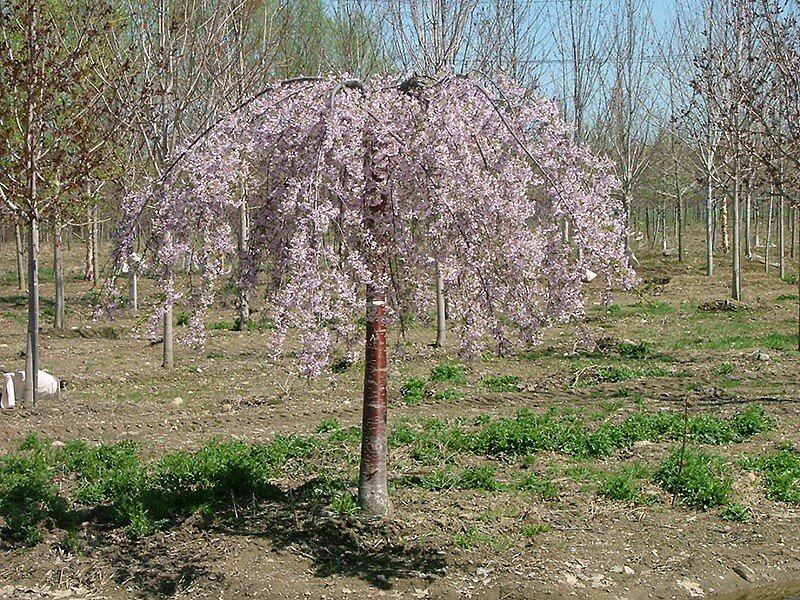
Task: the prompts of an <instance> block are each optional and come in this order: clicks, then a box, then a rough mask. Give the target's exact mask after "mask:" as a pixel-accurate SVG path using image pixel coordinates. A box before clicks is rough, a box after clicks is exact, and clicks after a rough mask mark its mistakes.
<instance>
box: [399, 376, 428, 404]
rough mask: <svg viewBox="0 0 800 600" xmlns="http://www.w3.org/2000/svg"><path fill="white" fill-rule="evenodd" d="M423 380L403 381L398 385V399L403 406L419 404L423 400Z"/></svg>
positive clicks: (424, 383)
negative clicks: (401, 400)
mask: <svg viewBox="0 0 800 600" xmlns="http://www.w3.org/2000/svg"><path fill="white" fill-rule="evenodd" d="M426 383H427V382H426V381H425V380H424V379H418V378H414V377H412V378H410V379H406V380H405V381H403V383H402V384H401V385H400V397H401V398H402V399H403V402H404V403H405V404H411V405H413V404H419V403H420V402H422V401H423V400H424V399H425V385H426Z"/></svg>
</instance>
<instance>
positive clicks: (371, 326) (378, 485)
mask: <svg viewBox="0 0 800 600" xmlns="http://www.w3.org/2000/svg"><path fill="white" fill-rule="evenodd" d="M365 165H366V167H367V168H368V169H370V170H371V165H372V152H370V151H368V152H367V155H366V156H365ZM377 183H378V182H377V181H375V180H374V179H373V180H371V181H368V184H367V186H366V187H367V189H366V190H365V199H366V203H365V207H364V210H365V215H364V218H365V219H366V222H367V225H368V227H369V229H370V231H372V233H373V235H374V236H375V241H376V242H377V247H378V249H377V252H376V255H375V256H373V257H372V261H373V265H372V266H373V276H374V277H375V285H369V286H367V307H366V321H367V332H366V341H365V347H364V407H363V413H362V421H361V466H360V469H359V481H358V502H359V504H360V505H361V509H362V510H363V511H364V512H365V513H367V514H370V515H387V514H389V512H390V511H391V509H392V503H391V500H390V499H389V489H388V487H387V475H386V462H387V456H388V451H387V437H388V436H387V426H386V417H387V409H388V396H387V393H386V381H387V375H386V292H385V291H384V289H383V287H382V286H383V282H382V280H383V277H384V274H385V272H386V257H385V254H384V250H383V249H384V248H385V247H386V235H385V233H384V231H385V229H383V228H382V227H381V225H382V223H385V221H386V215H387V212H388V210H389V199H388V198H387V197H386V196H385V195H384V194H380V193H379V192H377V191H376V188H377V187H378V185H377Z"/></svg>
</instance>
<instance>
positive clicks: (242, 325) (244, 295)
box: [238, 192, 250, 331]
mask: <svg viewBox="0 0 800 600" xmlns="http://www.w3.org/2000/svg"><path fill="white" fill-rule="evenodd" d="M249 232H250V224H249V223H248V218H247V199H246V197H245V194H244V192H243V193H242V203H241V205H240V206H239V272H240V279H242V280H241V281H240V282H239V323H238V329H239V331H246V330H247V323H248V322H249V321H250V298H249V294H248V290H247V284H246V282H245V281H244V280H243V278H242V275H244V270H243V264H244V257H245V252H247V246H248V238H249V235H248V234H249Z"/></svg>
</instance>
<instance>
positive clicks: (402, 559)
mask: <svg viewBox="0 0 800 600" xmlns="http://www.w3.org/2000/svg"><path fill="white" fill-rule="evenodd" d="M214 529H215V530H216V531H218V532H220V533H227V534H232V535H239V536H242V535H244V536H252V537H259V538H263V539H267V540H269V541H270V543H271V544H272V546H273V547H274V548H275V549H279V550H288V551H290V552H294V553H295V554H298V555H301V556H304V557H305V558H307V559H308V560H310V561H311V563H312V566H313V569H314V574H315V576H317V577H329V576H331V575H344V576H349V577H356V578H359V579H362V580H364V581H366V582H368V583H370V584H371V585H373V586H375V587H378V588H381V589H391V587H392V580H397V579H410V578H415V577H422V576H430V575H435V574H441V573H442V572H443V570H444V568H445V567H446V565H447V562H446V560H445V556H444V555H443V554H442V553H441V552H439V551H437V550H436V549H435V548H432V547H429V546H425V545H422V544H417V543H413V542H408V541H406V538H407V537H408V536H407V535H403V533H404V529H405V527H404V525H403V524H402V523H401V522H399V521H395V520H391V519H374V520H368V519H364V518H359V517H353V516H351V517H338V516H334V515H328V514H327V513H326V514H325V516H320V513H319V512H317V511H315V510H314V507H313V505H310V504H306V503H302V502H299V503H294V502H291V501H290V502H288V503H284V504H272V505H271V506H270V507H268V510H267V511H266V512H265V513H262V514H259V515H256V516H253V517H250V518H247V519H245V520H244V521H242V522H240V523H239V524H236V523H233V522H230V521H229V522H227V523H226V522H220V523H218V524H216V525H215V527H214Z"/></svg>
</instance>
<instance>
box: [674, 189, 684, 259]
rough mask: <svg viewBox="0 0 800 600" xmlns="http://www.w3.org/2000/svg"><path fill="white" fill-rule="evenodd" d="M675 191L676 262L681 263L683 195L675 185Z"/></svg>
mask: <svg viewBox="0 0 800 600" xmlns="http://www.w3.org/2000/svg"><path fill="white" fill-rule="evenodd" d="M676 179H677V177H676ZM675 191H676V193H677V195H678V199H677V203H676V205H675V218H676V219H677V220H678V223H677V227H676V228H677V230H678V262H683V195H682V194H681V190H680V186H679V185H677V184H676V190H675Z"/></svg>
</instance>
